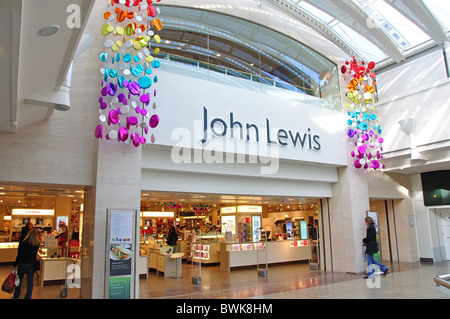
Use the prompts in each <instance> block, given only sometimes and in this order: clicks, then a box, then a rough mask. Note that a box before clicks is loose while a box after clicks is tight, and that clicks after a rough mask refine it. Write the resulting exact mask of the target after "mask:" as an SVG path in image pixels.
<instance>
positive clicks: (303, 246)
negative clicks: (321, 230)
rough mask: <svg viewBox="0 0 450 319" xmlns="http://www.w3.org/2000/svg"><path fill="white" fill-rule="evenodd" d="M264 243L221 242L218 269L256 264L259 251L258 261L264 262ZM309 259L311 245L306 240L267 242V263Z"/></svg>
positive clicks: (227, 269)
mask: <svg viewBox="0 0 450 319" xmlns="http://www.w3.org/2000/svg"><path fill="white" fill-rule="evenodd" d="M263 247H264V244H263V243H261V242H258V243H221V244H220V269H221V270H225V271H230V270H232V269H233V268H239V267H246V266H256V264H257V253H258V249H260V251H259V263H263V262H265V258H266V256H265V252H264V249H263ZM310 259H311V247H309V243H308V241H306V240H298V241H296V240H285V241H269V242H267V263H268V264H276V263H286V262H296V261H305V260H310Z"/></svg>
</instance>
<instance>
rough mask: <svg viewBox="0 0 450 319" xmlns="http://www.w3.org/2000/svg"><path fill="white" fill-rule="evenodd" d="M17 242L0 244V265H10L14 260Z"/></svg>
mask: <svg viewBox="0 0 450 319" xmlns="http://www.w3.org/2000/svg"><path fill="white" fill-rule="evenodd" d="M18 248H19V243H18V242H12V243H0V263H12V262H14V261H15V260H16V257H17V250H18Z"/></svg>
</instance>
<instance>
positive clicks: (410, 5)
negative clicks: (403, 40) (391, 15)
mask: <svg viewBox="0 0 450 319" xmlns="http://www.w3.org/2000/svg"><path fill="white" fill-rule="evenodd" d="M384 1H385V2H387V3H388V4H390V5H391V6H393V7H394V8H395V9H397V11H399V12H400V13H402V14H403V15H404V16H405V17H407V18H408V19H409V20H411V22H413V23H414V24H415V25H416V26H417V27H419V28H420V29H421V30H422V31H423V32H425V33H426V34H427V35H428V36H429V37H430V38H431V39H433V40H434V41H435V42H436V43H437V44H443V43H444V42H446V41H448V37H447V35H446V34H445V32H444V30H443V27H442V26H441V24H440V23H439V21H438V19H437V18H436V17H435V16H434V14H433V13H432V12H431V11H430V9H429V8H428V7H427V6H426V5H425V4H424V3H423V1H422V0H384Z"/></svg>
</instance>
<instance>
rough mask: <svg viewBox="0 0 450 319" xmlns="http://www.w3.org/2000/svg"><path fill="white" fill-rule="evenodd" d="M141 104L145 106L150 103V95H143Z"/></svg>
mask: <svg viewBox="0 0 450 319" xmlns="http://www.w3.org/2000/svg"><path fill="white" fill-rule="evenodd" d="M140 100H141V102H142V103H144V104H148V103H149V102H150V94H143V95H141V99H140Z"/></svg>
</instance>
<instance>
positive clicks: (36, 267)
mask: <svg viewBox="0 0 450 319" xmlns="http://www.w3.org/2000/svg"><path fill="white" fill-rule="evenodd" d="M33 270H34V271H37V270H41V261H40V260H35V261H34V262H33Z"/></svg>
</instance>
